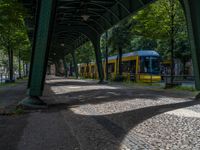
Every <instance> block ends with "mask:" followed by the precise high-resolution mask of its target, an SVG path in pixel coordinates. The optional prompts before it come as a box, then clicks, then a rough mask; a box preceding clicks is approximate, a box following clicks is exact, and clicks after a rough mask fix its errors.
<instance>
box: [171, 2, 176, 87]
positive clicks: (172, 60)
mask: <svg viewBox="0 0 200 150" xmlns="http://www.w3.org/2000/svg"><path fill="white" fill-rule="evenodd" d="M170 3H171V16H170V17H171V33H170V45H171V84H173V81H174V43H175V39H174V34H175V30H174V19H175V18H174V17H175V16H174V1H170Z"/></svg>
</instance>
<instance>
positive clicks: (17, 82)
mask: <svg viewBox="0 0 200 150" xmlns="http://www.w3.org/2000/svg"><path fill="white" fill-rule="evenodd" d="M27 80H28V77H26V78H23V79H19V80H15V82H14V83H0V88H1V87H12V86H16V85H18V84H19V83H21V82H23V81H27Z"/></svg>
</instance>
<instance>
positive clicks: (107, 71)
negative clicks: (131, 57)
mask: <svg viewBox="0 0 200 150" xmlns="http://www.w3.org/2000/svg"><path fill="white" fill-rule="evenodd" d="M106 80H108V31H106Z"/></svg>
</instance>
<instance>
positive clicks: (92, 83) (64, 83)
mask: <svg viewBox="0 0 200 150" xmlns="http://www.w3.org/2000/svg"><path fill="white" fill-rule="evenodd" d="M55 80H58V79H55ZM97 82H98V81H90V82H84V80H77V81H76V80H74V81H69V80H68V81H62V82H59V81H58V82H52V83H51V82H50V83H48V85H50V86H95V85H96V84H97ZM99 86H100V85H99Z"/></svg>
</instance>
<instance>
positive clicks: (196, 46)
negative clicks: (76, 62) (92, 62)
mask: <svg viewBox="0 0 200 150" xmlns="http://www.w3.org/2000/svg"><path fill="white" fill-rule="evenodd" d="M21 1H22V3H23V5H24V6H25V7H26V8H27V10H28V12H29V14H30V16H31V17H29V18H27V19H26V23H27V26H28V27H29V29H30V32H29V36H30V39H32V59H31V68H30V78H29V86H28V88H29V96H30V98H29V99H31V97H34V99H35V98H37V97H39V96H41V95H42V93H43V87H44V80H45V73H46V68H47V62H48V58H49V60H51V61H53V60H54V59H56V58H57V57H55V56H58V58H57V59H59V57H62V56H63V55H65V54H68V53H70V52H73V51H74V50H75V49H77V48H78V47H80V46H81V45H82V44H83V43H85V42H86V41H88V40H90V41H91V42H92V43H93V45H94V49H95V56H96V63H97V67H98V73H99V74H98V75H99V79H100V81H101V82H102V81H103V79H104V76H103V69H102V62H101V60H102V59H101V51H100V36H101V34H102V33H104V32H105V31H106V30H108V29H109V28H111V27H112V26H114V25H116V24H117V23H118V22H120V21H121V20H123V19H124V18H126V17H128V16H129V15H132V14H134V13H136V12H137V11H138V10H140V9H142V8H144V7H145V6H146V5H148V4H150V3H152V2H154V1H155V0H21ZM180 2H181V4H182V5H183V8H184V10H185V14H186V18H187V21H188V28H189V33H190V39H191V47H192V58H193V64H194V71H195V80H196V88H197V89H200V59H199V58H200V57H199V56H200V41H199V40H200V17H199V14H200V9H199V8H200V1H199V0H180ZM61 54H62V55H61ZM51 57H54V59H53V58H51ZM34 102H36V101H34ZM29 103H30V102H29Z"/></svg>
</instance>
